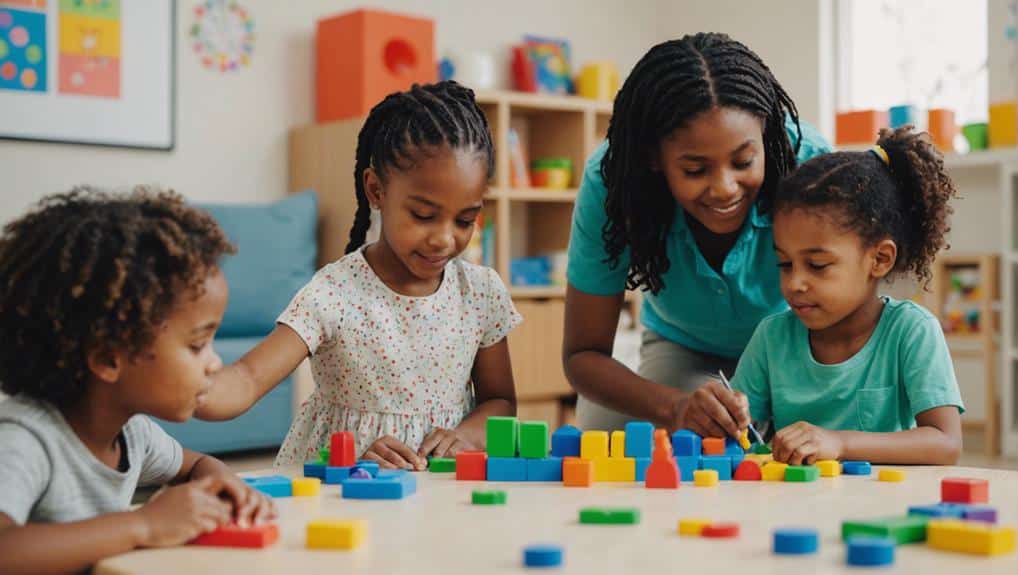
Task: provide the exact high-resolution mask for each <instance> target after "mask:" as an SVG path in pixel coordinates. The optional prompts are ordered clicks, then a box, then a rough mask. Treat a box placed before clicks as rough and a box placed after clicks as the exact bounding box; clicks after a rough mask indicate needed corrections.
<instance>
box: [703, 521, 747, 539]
mask: <svg viewBox="0 0 1018 575" xmlns="http://www.w3.org/2000/svg"><path fill="white" fill-rule="evenodd" d="M700 535H701V536H703V537H712V538H715V539H726V538H730V537H738V536H739V524H738V523H712V524H710V525H708V526H706V527H704V528H703V531H702V532H701V533H700Z"/></svg>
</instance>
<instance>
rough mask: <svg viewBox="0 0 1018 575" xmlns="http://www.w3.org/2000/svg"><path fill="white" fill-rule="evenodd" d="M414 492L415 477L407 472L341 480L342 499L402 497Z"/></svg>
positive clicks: (415, 487)
mask: <svg viewBox="0 0 1018 575" xmlns="http://www.w3.org/2000/svg"><path fill="white" fill-rule="evenodd" d="M416 492H417V478H416V477H414V476H413V475H411V474H409V473H404V474H402V475H396V476H388V477H376V478H373V479H356V478H352V477H351V478H350V479H347V480H346V481H344V482H343V498H344V499H403V498H404V497H407V496H410V495H413V494H414V493H416Z"/></svg>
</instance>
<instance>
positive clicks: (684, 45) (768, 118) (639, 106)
mask: <svg viewBox="0 0 1018 575" xmlns="http://www.w3.org/2000/svg"><path fill="white" fill-rule="evenodd" d="M718 106H721V107H730V108H737V109H739V110H743V111H745V112H748V113H750V114H752V115H754V116H757V117H759V118H761V119H763V124H764V126H763V140H764V141H763V144H764V156H765V172H764V180H763V184H762V186H761V189H760V194H759V197H758V203H759V207H760V210H761V211H766V210H767V209H768V208H769V204H770V201H771V199H772V198H773V195H774V192H775V190H776V189H777V185H778V182H779V181H780V180H781V178H782V177H783V176H784V175H785V174H787V173H788V172H790V171H792V170H793V169H794V168H795V163H796V159H795V158H796V152H797V151H798V140H801V136H802V133H801V130H800V129H799V115H798V111H797V110H796V108H795V104H794V103H793V102H792V99H791V98H790V97H789V96H788V94H787V93H785V90H784V89H783V88H782V87H781V85H780V84H779V83H778V81H777V80H776V79H775V78H774V75H773V74H772V73H771V71H770V69H769V68H767V66H766V65H765V64H764V63H763V61H762V60H760V57H759V56H757V55H756V54H755V53H754V52H753V51H752V50H750V49H749V48H747V47H746V46H744V45H743V44H741V43H739V42H737V41H735V40H732V39H731V38H729V37H728V36H727V35H725V34H716V33H699V34H694V35H688V36H683V37H682V38H680V39H678V40H670V41H667V42H663V43H661V44H658V45H656V46H654V47H653V48H651V49H650V51H649V52H647V54H645V55H644V56H643V58H641V59H640V61H639V62H637V63H636V66H635V67H634V68H633V71H632V73H630V75H629V77H628V78H627V79H626V81H625V84H623V86H622V89H621V90H620V91H619V93H618V95H617V96H616V98H615V107H614V110H613V112H612V119H611V123H610V124H609V126H608V150H607V152H606V153H605V155H604V159H603V160H602V162H601V177H602V178H603V179H604V184H605V187H606V189H607V198H606V201H605V211H606V212H607V216H608V219H607V221H606V222H605V225H604V227H603V228H602V230H601V237H602V238H603V240H604V243H605V250H606V252H607V254H608V256H607V258H605V260H604V261H605V262H606V263H608V264H609V265H611V266H612V267H613V268H614V267H618V265H619V257H620V256H621V255H622V253H623V252H624V251H625V249H626V248H629V250H630V264H629V271H628V274H627V277H626V288H627V289H638V288H639V289H643V290H645V291H646V290H650V291H651V292H652V293H657V292H659V291H660V290H661V289H662V288H663V287H664V282H663V281H662V279H661V276H662V275H663V274H664V273H665V272H667V271H668V269H669V267H670V262H669V261H668V256H667V254H666V252H665V236H666V235H667V233H668V230H669V228H670V227H671V225H672V222H673V221H674V218H675V199H674V197H673V196H672V195H671V192H670V191H669V188H668V183H667V181H666V180H665V178H664V175H663V174H662V173H661V172H660V171H656V170H652V169H651V166H652V159H653V158H654V157H655V156H656V154H657V150H658V147H659V144H660V143H661V141H662V140H663V139H664V138H666V137H667V136H668V135H669V134H671V133H672V132H673V131H674V130H676V129H677V128H681V127H683V126H685V125H687V124H688V123H689V122H690V121H691V120H692V119H693V118H695V117H696V116H697V115H699V114H701V113H703V112H705V111H707V110H710V109H711V108H714V107H718ZM786 114H787V115H788V116H789V117H790V119H791V120H792V122H794V124H795V126H796V130H797V131H798V134H799V137H798V138H797V141H796V146H795V147H794V148H793V146H792V145H791V143H790V142H789V140H788V135H787V134H786V132H785V127H784V123H785V116H786Z"/></svg>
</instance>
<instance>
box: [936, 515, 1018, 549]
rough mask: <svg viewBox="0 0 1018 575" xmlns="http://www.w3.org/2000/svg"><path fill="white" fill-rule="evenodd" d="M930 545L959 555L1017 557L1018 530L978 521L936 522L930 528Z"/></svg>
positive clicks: (951, 520)
mask: <svg viewBox="0 0 1018 575" xmlns="http://www.w3.org/2000/svg"><path fill="white" fill-rule="evenodd" d="M926 544H927V545H928V546H930V547H933V548H934V549H942V550H945V551H956V552H959V553H974V554H978V555H1005V554H1008V553H1014V550H1015V530H1014V528H1011V527H997V526H995V525H990V524H987V523H980V522H978V521H960V520H958V519H932V520H930V522H929V523H927V524H926Z"/></svg>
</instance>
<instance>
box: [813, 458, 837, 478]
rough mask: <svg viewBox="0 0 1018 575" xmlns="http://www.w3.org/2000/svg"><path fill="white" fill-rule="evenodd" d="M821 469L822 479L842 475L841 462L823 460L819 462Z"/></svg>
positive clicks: (818, 465)
mask: <svg viewBox="0 0 1018 575" xmlns="http://www.w3.org/2000/svg"><path fill="white" fill-rule="evenodd" d="M817 467H818V468H820V477H837V476H839V475H841V462H840V461H837V460H834V459H823V460H821V461H817Z"/></svg>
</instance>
